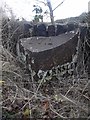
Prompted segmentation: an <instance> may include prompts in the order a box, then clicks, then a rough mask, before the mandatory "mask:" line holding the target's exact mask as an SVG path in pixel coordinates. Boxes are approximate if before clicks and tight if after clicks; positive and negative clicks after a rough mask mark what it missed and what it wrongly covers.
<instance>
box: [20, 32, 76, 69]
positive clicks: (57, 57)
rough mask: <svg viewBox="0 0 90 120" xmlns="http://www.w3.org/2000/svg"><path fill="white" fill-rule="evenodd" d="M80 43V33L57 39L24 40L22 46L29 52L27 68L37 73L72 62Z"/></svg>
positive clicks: (61, 36) (64, 35)
mask: <svg viewBox="0 0 90 120" xmlns="http://www.w3.org/2000/svg"><path fill="white" fill-rule="evenodd" d="M77 41H78V33H67V34H62V35H60V36H56V37H51V38H48V37H44V38H43V37H39V38H38V40H37V38H36V37H34V38H31V39H30V38H29V39H22V40H21V44H22V46H23V48H24V49H26V51H27V61H26V63H27V66H28V65H29V64H31V66H32V69H33V70H35V71H38V70H39V69H41V70H49V69H51V68H52V67H54V66H57V65H62V64H64V63H67V62H70V61H71V60H72V55H73V54H75V51H76V46H77Z"/></svg>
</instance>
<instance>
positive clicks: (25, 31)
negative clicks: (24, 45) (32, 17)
mask: <svg viewBox="0 0 90 120" xmlns="http://www.w3.org/2000/svg"><path fill="white" fill-rule="evenodd" d="M30 28H32V26H31V25H30V24H24V38H28V37H30V32H29V29H30Z"/></svg>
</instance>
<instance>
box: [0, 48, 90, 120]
mask: <svg viewBox="0 0 90 120" xmlns="http://www.w3.org/2000/svg"><path fill="white" fill-rule="evenodd" d="M1 49H2V53H0V57H2V81H3V82H2V101H1V104H2V118H3V120H13V119H21V120H24V119H25V120H27V119H31V118H34V119H36V120H38V119H40V118H41V119H46V118H47V119H51V118H62V119H63V118H88V119H89V111H88V105H89V102H90V94H88V87H89V84H90V80H89V79H88V77H87V74H86V73H84V74H83V75H81V76H80V77H78V76H71V77H67V78H63V77H59V76H58V77H57V76H55V75H52V77H51V78H50V79H48V80H47V79H46V72H45V73H44V75H43V77H42V79H40V80H39V81H35V80H34V77H33V75H34V74H32V76H30V75H29V74H28V73H27V72H26V71H25V66H24V65H23V64H22V63H21V62H20V61H18V58H15V57H13V56H12V55H11V53H10V52H8V51H7V49H5V48H3V47H2V46H1ZM0 84H1V83H0Z"/></svg>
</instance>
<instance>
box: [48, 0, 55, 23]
mask: <svg viewBox="0 0 90 120" xmlns="http://www.w3.org/2000/svg"><path fill="white" fill-rule="evenodd" d="M47 5H48V7H49V10H50V19H51V23H52V24H54V16H53V10H52V5H51V2H50V0H47Z"/></svg>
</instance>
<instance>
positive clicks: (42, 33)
mask: <svg viewBox="0 0 90 120" xmlns="http://www.w3.org/2000/svg"><path fill="white" fill-rule="evenodd" d="M37 31H38V36H45V37H46V34H47V33H46V25H45V24H40V25H38V27H37Z"/></svg>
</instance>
